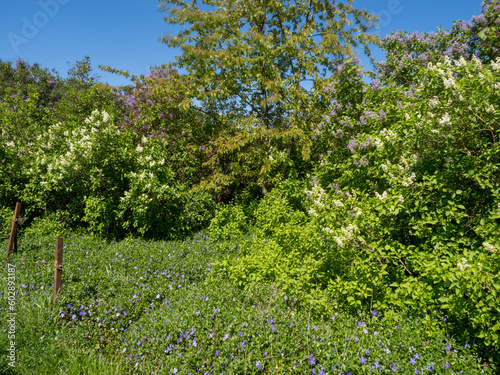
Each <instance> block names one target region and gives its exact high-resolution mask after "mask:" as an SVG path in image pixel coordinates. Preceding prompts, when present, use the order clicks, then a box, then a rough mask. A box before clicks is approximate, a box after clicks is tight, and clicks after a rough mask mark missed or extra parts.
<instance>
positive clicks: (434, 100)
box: [429, 96, 439, 108]
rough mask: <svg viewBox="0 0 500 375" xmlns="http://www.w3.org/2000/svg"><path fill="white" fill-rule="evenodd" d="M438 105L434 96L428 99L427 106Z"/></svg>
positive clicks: (437, 100) (433, 106)
mask: <svg viewBox="0 0 500 375" xmlns="http://www.w3.org/2000/svg"><path fill="white" fill-rule="evenodd" d="M438 105H439V99H438V98H437V97H436V96H435V97H433V98H431V99H429V107H431V108H436V107H437V106H438Z"/></svg>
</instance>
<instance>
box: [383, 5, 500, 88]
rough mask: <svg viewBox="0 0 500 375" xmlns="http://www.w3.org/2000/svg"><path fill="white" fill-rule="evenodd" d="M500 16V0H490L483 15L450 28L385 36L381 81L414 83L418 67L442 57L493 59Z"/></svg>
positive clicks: (499, 39) (498, 47)
mask: <svg viewBox="0 0 500 375" xmlns="http://www.w3.org/2000/svg"><path fill="white" fill-rule="evenodd" d="M499 19H500V2H499V1H498V0H487V1H484V2H483V7H482V12H481V14H480V15H478V16H473V17H472V18H471V20H469V21H463V20H459V21H456V22H454V23H453V27H452V29H451V30H445V29H441V28H440V29H439V30H438V31H437V32H430V33H420V34H419V33H417V32H414V33H408V32H402V31H401V30H400V31H398V32H396V33H392V34H391V35H388V36H386V37H385V38H384V39H383V41H382V44H383V47H384V50H385V51H387V52H386V59H387V60H386V61H382V62H381V63H379V64H378V69H379V73H380V80H381V81H382V82H384V83H388V82H397V83H399V84H403V85H407V86H408V85H411V84H415V83H417V82H416V80H417V79H418V78H419V69H420V68H422V67H425V66H427V64H429V63H437V62H439V61H442V58H443V56H448V57H449V58H450V59H452V60H458V59H459V58H461V57H463V58H465V59H466V60H470V59H472V57H473V56H476V57H478V58H479V59H481V60H482V61H483V62H486V63H487V62H489V61H491V60H494V59H495V57H496V56H498V52H499V50H500V32H499V31H498V27H499V26H500V25H499V23H500V21H499Z"/></svg>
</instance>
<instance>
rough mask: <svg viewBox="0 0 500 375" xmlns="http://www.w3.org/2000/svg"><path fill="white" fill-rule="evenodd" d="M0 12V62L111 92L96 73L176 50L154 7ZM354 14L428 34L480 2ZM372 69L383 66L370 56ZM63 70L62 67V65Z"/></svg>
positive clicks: (392, 4)
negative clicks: (82, 67)
mask: <svg viewBox="0 0 500 375" xmlns="http://www.w3.org/2000/svg"><path fill="white" fill-rule="evenodd" d="M2 3H3V4H1V5H0V59H1V60H4V61H5V60H7V61H15V60H16V59H18V58H21V59H24V60H26V61H27V62H29V63H35V62H37V63H39V64H41V65H42V66H44V67H47V68H50V69H52V68H55V69H56V70H57V71H58V72H59V73H60V74H61V75H62V76H63V77H65V76H66V73H67V71H68V69H69V68H70V67H71V66H72V65H73V64H74V63H75V62H76V61H78V60H82V59H83V58H84V56H85V55H88V56H90V59H91V62H92V66H93V67H94V70H95V73H96V74H98V75H99V76H101V79H100V80H101V81H102V82H108V83H109V84H111V85H120V84H128V83H129V82H128V81H127V80H126V79H124V78H122V77H120V76H117V75H114V74H110V73H107V72H103V71H101V70H100V69H98V68H97V66H98V65H100V64H102V65H108V66H112V67H115V68H117V69H121V70H128V71H129V72H130V73H132V74H147V73H148V72H149V67H150V66H152V65H158V64H162V63H168V62H171V61H174V60H175V56H176V55H177V54H179V50H176V49H171V48H169V47H167V46H166V45H164V44H162V43H160V42H158V38H159V37H160V36H162V35H163V34H164V33H172V34H176V33H177V31H178V30H179V29H178V28H176V27H174V26H171V25H168V24H167V23H165V22H163V20H162V18H163V14H162V13H160V12H158V11H157V7H158V4H159V3H158V1H157V0H122V1H119V2H117V1H109V0H99V1H98V0H85V1H84V0H22V1H14V0H12V1H3V2H2ZM355 6H356V7H357V8H366V9H367V10H368V11H370V12H371V13H377V14H380V15H381V23H380V26H379V29H378V30H377V31H376V33H378V34H380V35H381V36H385V35H387V34H389V33H390V32H391V31H393V30H399V29H401V30H403V31H409V32H413V31H419V32H424V31H426V32H429V31H435V30H437V28H438V26H443V27H444V28H451V26H452V23H453V21H455V20H459V19H464V20H469V19H470V18H471V17H472V16H473V15H478V14H480V13H481V1H480V0H357V1H355ZM375 57H376V59H377V61H381V60H384V55H383V53H381V52H376V54H375ZM68 62H69V64H68Z"/></svg>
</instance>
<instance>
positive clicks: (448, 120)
mask: <svg viewBox="0 0 500 375" xmlns="http://www.w3.org/2000/svg"><path fill="white" fill-rule="evenodd" d="M450 124H451V116H450V115H449V114H448V113H445V114H444V115H443V117H442V118H441V119H440V120H439V125H441V126H442V125H450Z"/></svg>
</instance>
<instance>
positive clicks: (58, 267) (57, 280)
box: [53, 237, 63, 305]
mask: <svg viewBox="0 0 500 375" xmlns="http://www.w3.org/2000/svg"><path fill="white" fill-rule="evenodd" d="M62 256H63V239H62V238H61V237H57V238H56V254H55V261H54V300H53V302H54V305H57V298H56V296H57V292H58V291H59V289H61V280H62Z"/></svg>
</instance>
